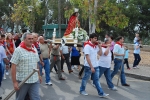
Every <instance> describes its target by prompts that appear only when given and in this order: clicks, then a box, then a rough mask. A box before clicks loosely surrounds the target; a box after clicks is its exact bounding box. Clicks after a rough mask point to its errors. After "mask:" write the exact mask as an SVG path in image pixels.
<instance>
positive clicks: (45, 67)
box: [39, 58, 50, 83]
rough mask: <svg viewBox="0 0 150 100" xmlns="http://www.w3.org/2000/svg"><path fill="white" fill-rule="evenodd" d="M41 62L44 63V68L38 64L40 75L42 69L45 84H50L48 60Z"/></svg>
mask: <svg viewBox="0 0 150 100" xmlns="http://www.w3.org/2000/svg"><path fill="white" fill-rule="evenodd" d="M43 62H44V66H42V65H41V63H39V64H40V74H41V75H42V68H44V70H45V82H46V83H48V82H50V62H49V59H48V58H47V59H44V60H43Z"/></svg>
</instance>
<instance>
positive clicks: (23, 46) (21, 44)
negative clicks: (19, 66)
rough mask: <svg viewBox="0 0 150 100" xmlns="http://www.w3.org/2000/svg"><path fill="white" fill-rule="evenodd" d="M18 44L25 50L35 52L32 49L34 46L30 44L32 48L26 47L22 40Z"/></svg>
mask: <svg viewBox="0 0 150 100" xmlns="http://www.w3.org/2000/svg"><path fill="white" fill-rule="evenodd" d="M19 46H20V47H21V48H23V49H25V50H27V51H31V52H33V53H36V52H35V50H34V46H33V45H32V48H31V49H30V48H27V47H26V45H25V43H24V42H21V43H20V45H19Z"/></svg>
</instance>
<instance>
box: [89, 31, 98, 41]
mask: <svg viewBox="0 0 150 100" xmlns="http://www.w3.org/2000/svg"><path fill="white" fill-rule="evenodd" d="M97 38H98V36H97V34H96V33H92V34H90V41H91V42H92V43H95V42H96V41H97V40H98V39H97Z"/></svg>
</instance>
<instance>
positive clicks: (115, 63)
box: [111, 59, 126, 85]
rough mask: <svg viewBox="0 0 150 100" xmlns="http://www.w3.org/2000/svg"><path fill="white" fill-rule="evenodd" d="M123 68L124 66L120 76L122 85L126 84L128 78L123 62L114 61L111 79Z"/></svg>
mask: <svg viewBox="0 0 150 100" xmlns="http://www.w3.org/2000/svg"><path fill="white" fill-rule="evenodd" d="M121 66H122V70H121V74H120V79H121V84H122V85H123V84H126V78H125V73H124V64H123V61H122V60H120V59H114V70H113V72H112V73H111V78H113V77H114V76H115V75H116V74H117V73H118V70H119V69H120V68H121Z"/></svg>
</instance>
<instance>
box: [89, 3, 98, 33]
mask: <svg viewBox="0 0 150 100" xmlns="http://www.w3.org/2000/svg"><path fill="white" fill-rule="evenodd" d="M89 2H90V0H89ZM97 3H98V0H94V12H92V11H91V10H92V8H91V6H90V5H89V13H90V14H93V13H94V15H96V13H97ZM95 22H96V19H95V21H94V22H91V19H90V18H89V34H92V33H95V30H96V25H95Z"/></svg>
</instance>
